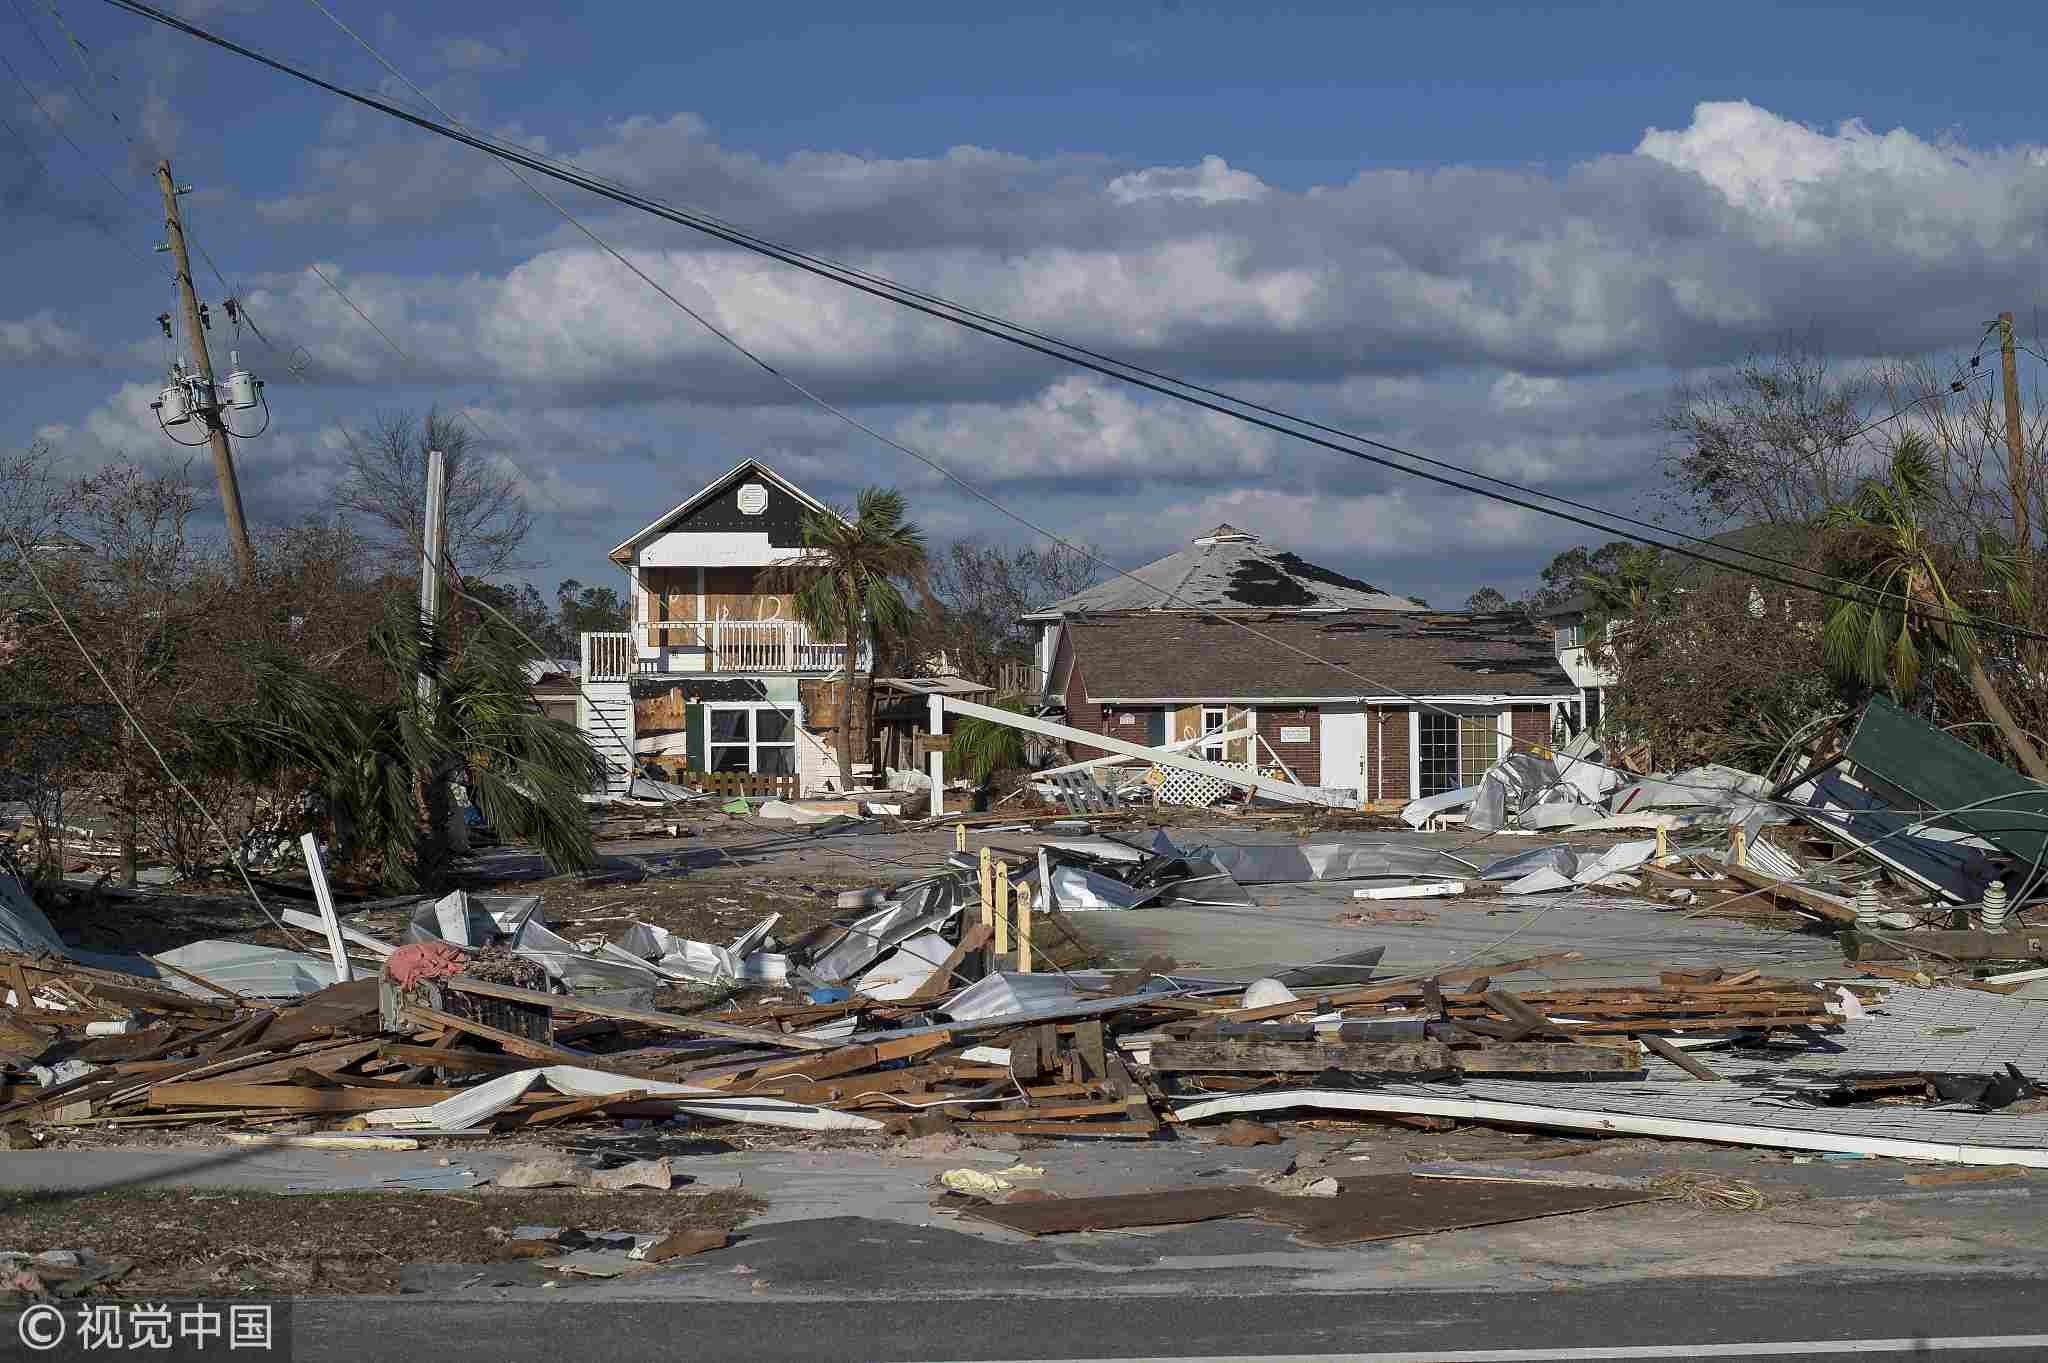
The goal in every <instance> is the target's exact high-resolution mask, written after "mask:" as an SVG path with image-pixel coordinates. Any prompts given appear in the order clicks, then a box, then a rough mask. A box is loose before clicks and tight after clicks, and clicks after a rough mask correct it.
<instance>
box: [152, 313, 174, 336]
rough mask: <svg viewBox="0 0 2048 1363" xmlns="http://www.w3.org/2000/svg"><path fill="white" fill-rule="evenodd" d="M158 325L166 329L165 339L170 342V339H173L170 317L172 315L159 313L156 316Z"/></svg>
mask: <svg viewBox="0 0 2048 1363" xmlns="http://www.w3.org/2000/svg"><path fill="white" fill-rule="evenodd" d="M156 324H157V325H158V326H160V327H162V328H163V329H164V339H165V340H166V341H168V340H170V339H171V315H170V314H169V313H168V312H160V313H158V314H157V315H156Z"/></svg>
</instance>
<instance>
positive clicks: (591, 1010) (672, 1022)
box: [441, 975, 838, 1051]
mask: <svg viewBox="0 0 2048 1363" xmlns="http://www.w3.org/2000/svg"><path fill="white" fill-rule="evenodd" d="M441 983H442V987H443V988H446V989H458V990H460V991H462V992H463V993H465V994H480V995H482V996H483V997H485V998H491V999H505V1000H508V1001H510V1002H512V1003H532V1004H538V1005H539V1006H541V1007H543V1008H551V1009H553V1010H554V1011H555V1012H557V1013H577V1014H580V1015H582V1016H584V1017H596V1018H610V1019H611V1020H612V1021H614V1022H638V1023H644V1024H645V1025H647V1026H649V1027H662V1028H666V1029H668V1030H669V1031H674V1032H696V1033H701V1034H702V1035H704V1036H716V1037H724V1038H725V1039H726V1040H728V1041H750V1042H752V1043H754V1044H755V1045H757V1046H780V1047H782V1048H784V1049H785V1050H792V1051H829V1050H832V1049H833V1048H834V1047H835V1046H836V1045H837V1044H838V1043H836V1042H831V1041H820V1040H819V1039H818V1038H816V1037H812V1036H796V1035H793V1034H791V1033H787V1032H772V1031H768V1030H767V1029H765V1028H760V1027H735V1026H734V1025H732V1024H731V1023H729V1022H714V1021H712V1020H711V1019H710V1018H707V1017H703V1016H701V1015H699V1014H695V1013H651V1012H646V1011H643V1010H641V1009H638V1008H614V1007H612V1006H611V1005H609V1004H602V1003H590V1002H586V1001H584V1000H582V999H579V998H577V997H575V996H574V995H573V994H544V993H542V992H541V991H540V990H538V989H521V988H519V987H517V986H516V985H509V984H497V983H494V982H493V981H490V980H478V979H472V978H470V977H469V976H467V975H456V976H453V977H452V978H450V979H447V980H443V981H442V982H441Z"/></svg>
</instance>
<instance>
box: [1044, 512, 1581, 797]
mask: <svg viewBox="0 0 2048 1363" xmlns="http://www.w3.org/2000/svg"><path fill="white" fill-rule="evenodd" d="M1219 550H1221V552H1218V551H1219ZM1135 576H1137V577H1139V578H1141V579H1143V580H1144V582H1145V583H1146V584H1157V586H1156V587H1153V588H1152V589H1151V590H1150V591H1149V592H1148V590H1147V588H1146V587H1144V586H1141V585H1140V584H1138V583H1133V582H1131V581H1130V580H1129V579H1119V580H1117V581H1116V582H1113V583H1108V584H1103V585H1102V586H1100V587H1096V588H1090V589H1089V590H1088V591H1084V592H1081V593H1077V594H1076V595H1075V596H1073V597H1069V598H1067V599H1066V600H1064V601H1061V602H1057V603H1055V604H1054V605H1052V606H1049V607H1046V608H1045V609H1044V610H1041V611H1037V612H1034V613H1033V614H1032V615H1031V616H1030V617H1028V619H1030V620H1031V621H1032V622H1033V623H1036V624H1038V625H1039V626H1040V630H1041V634H1040V650H1041V653H1040V656H1041V657H1042V658H1043V659H1044V660H1045V661H1044V662H1043V663H1042V664H1041V665H1042V666H1043V667H1044V668H1045V669H1046V672H1047V681H1048V687H1047V690H1048V694H1049V695H1050V696H1052V697H1056V698H1061V699H1063V700H1064V702H1065V709H1066V714H1067V722H1068V723H1069V724H1071V725H1072V726H1074V727H1075V728H1080V729H1086V730H1089V731H1090V732H1093V733H1100V734H1108V735H1114V736H1116V737H1119V738H1123V739H1126V740H1128V741H1132V742H1142V743H1149V744H1154V745H1157V744H1163V743H1170V742H1178V741H1181V740H1186V739H1195V738H1199V737H1201V736H1202V735H1204V734H1218V735H1219V737H1218V738H1217V739H1216V740H1215V741H1213V742H1210V743H1204V744H1202V745H1201V746H1199V747H1198V748H1196V749H1195V750H1194V751H1195V752H1196V753H1197V754H1198V755H1201V756H1204V757H1207V758H1209V759H1211V760H1215V761H1223V762H1247V761H1253V760H1256V762H1257V763H1258V764H1259V765H1260V766H1261V767H1269V766H1274V765H1278V764H1285V766H1286V767H1287V769H1288V770H1290V771H1291V772H1292V773H1293V775H1294V777H1295V779H1296V780H1298V781H1300V782H1301V783H1302V784H1304V785H1310V786H1321V787H1324V788H1327V789H1333V790H1347V791H1352V792H1355V793H1356V794H1357V796H1358V798H1360V799H1362V800H1367V801H1375V802H1377V801H1393V802H1398V801H1406V800H1409V799H1412V798H1415V797H1416V796H1418V795H1432V794H1436V793H1438V792H1440V791H1444V790H1451V789H1454V788H1456V787H1459V786H1464V785H1470V784H1473V783H1474V782H1475V781H1477V779H1478V777H1479V775H1480V774H1481V773H1482V772H1484V771H1485V770H1486V768H1488V767H1490V766H1492V765H1493V764H1494V763H1495V762H1496V761H1498V760H1499V759H1500V758H1501V757H1502V756H1504V755H1506V753H1507V752H1508V751H1509V750H1510V745H1511V744H1516V743H1520V744H1543V743H1548V742H1549V741H1550V740H1551V737H1552V734H1553V728H1554V726H1555V724H1556V722H1557V720H1558V719H1559V717H1560V714H1561V713H1564V712H1568V711H1569V709H1570V707H1571V706H1573V705H1574V704H1576V703H1577V702H1578V700H1579V690H1578V688H1577V687H1576V686H1574V685H1573V684H1572V681H1571V678H1570V677H1568V676H1567V675H1565V672H1564V670H1563V669H1562V668H1561V667H1560V666H1559V665H1558V661H1557V656H1556V653H1555V651H1554V649H1553V647H1552V642H1551V637H1550V632H1549V631H1548V630H1547V629H1544V628H1541V627H1538V626H1536V625H1534V624H1532V623H1531V622H1530V621H1529V620H1528V619H1527V618H1526V617H1524V616H1523V615H1522V614H1520V613H1519V612H1504V613H1501V614H1490V615H1476V614H1471V613H1454V612H1447V611H1433V610H1429V609H1427V608H1425V607H1423V606H1421V605H1420V604H1419V603H1418V602H1415V601H1413V600H1411V599H1408V598H1404V597H1396V596H1391V595H1388V594H1386V593H1383V592H1380V591H1379V590H1378V589H1377V588H1374V587H1372V586H1370V584H1367V583H1363V582H1359V581H1357V580H1356V579H1353V578H1349V577H1345V576H1343V575H1342V574H1339V573H1336V572H1333V571H1331V570H1329V569H1324V568H1320V567H1318V566H1317V565H1314V564H1311V563H1307V562H1306V561H1304V560H1302V559H1300V558H1299V557H1297V556H1295V555H1292V554H1285V553H1277V552H1275V551H1272V550H1270V549H1267V548H1266V547H1265V546H1264V545H1263V544H1261V542H1260V541H1259V539H1258V537H1257V536H1255V535H1251V534H1249V533H1248V532H1245V531H1241V530H1236V529H1234V528H1232V527H1230V526H1219V527H1217V529H1216V530H1214V531H1211V532H1209V534H1207V535H1204V536H1201V537H1198V538H1197V539H1196V540H1195V541H1193V543H1192V544H1191V545H1190V547H1189V549H1186V550H1182V551H1181V552H1180V553H1178V554H1174V555H1169V556H1168V557H1167V558H1166V559H1162V560H1160V561H1159V562H1158V563H1156V564H1149V565H1147V566H1146V567H1145V568H1142V569H1140V570H1138V572H1137V573H1136V574H1135ZM1176 584H1177V585H1176ZM1104 588H1109V589H1110V590H1108V591H1105V590H1104ZM1146 595H1150V596H1151V597H1152V600H1150V601H1149V602H1148V601H1146V600H1144V597H1145V596H1146ZM1252 631H1256V633H1253V632H1252ZM1261 636H1263V637H1261ZM1247 728H1248V729H1250V730H1251V731H1252V732H1255V733H1256V735H1257V737H1258V739H1260V740H1262V741H1261V742H1260V743H1258V744H1256V745H1255V744H1254V743H1253V741H1252V738H1251V737H1250V735H1249V734H1247V735H1246V736H1244V737H1240V738H1224V737H1221V736H1220V735H1222V734H1228V733H1232V732H1235V731H1237V730H1241V729H1247ZM1097 755H1099V753H1098V752H1097V751H1094V750H1086V751H1084V750H1081V749H1079V748H1078V747H1077V748H1076V751H1075V753H1074V756H1075V757H1077V758H1085V757H1093V756H1097ZM1276 758H1277V759H1278V762H1277V763H1276V762H1275V759H1276Z"/></svg>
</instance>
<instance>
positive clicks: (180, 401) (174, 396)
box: [149, 378, 192, 426]
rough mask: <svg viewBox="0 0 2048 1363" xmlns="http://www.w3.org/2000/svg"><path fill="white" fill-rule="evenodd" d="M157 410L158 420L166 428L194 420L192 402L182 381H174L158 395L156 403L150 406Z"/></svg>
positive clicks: (165, 386)
mask: <svg viewBox="0 0 2048 1363" xmlns="http://www.w3.org/2000/svg"><path fill="white" fill-rule="evenodd" d="M149 405H150V406H152V407H154V408H155V409H156V417H157V420H159V421H161V422H163V424H164V425H166V426H176V425H179V424H180V423H182V422H186V421H190V420H191V419H192V404H191V400H190V399H189V398H188V397H187V396H186V394H185V385H184V382H183V381H182V380H179V379H175V378H174V379H172V380H171V382H169V383H167V384H165V385H164V388H163V391H162V392H161V393H158V394H157V395H156V401H155V402H152V403H150V404H149Z"/></svg>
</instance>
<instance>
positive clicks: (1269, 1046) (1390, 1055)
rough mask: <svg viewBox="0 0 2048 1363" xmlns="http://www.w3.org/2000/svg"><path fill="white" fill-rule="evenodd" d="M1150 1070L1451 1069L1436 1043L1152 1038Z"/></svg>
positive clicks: (1429, 1071) (1443, 1048)
mask: <svg viewBox="0 0 2048 1363" xmlns="http://www.w3.org/2000/svg"><path fill="white" fill-rule="evenodd" d="M1152 1068H1153V1069H1155V1070H1164V1071H1199V1070H1209V1071H1222V1072H1225V1073H1233V1074H1320V1073H1321V1072H1322V1071H1324V1070H1340V1071H1342V1072H1344V1073H1347V1074H1446V1073H1449V1072H1450V1071H1451V1070H1452V1069H1453V1068H1455V1067H1454V1066H1453V1065H1452V1063H1451V1052H1450V1048H1449V1047H1447V1046H1445V1045H1444V1044H1443V1043H1442V1042H1440V1041H1309V1042H1299V1041H1295V1042H1289V1041H1254V1040H1249V1039H1245V1040H1239V1039H1237V1038H1231V1039H1228V1040H1222V1041H1155V1042H1153V1043H1152Z"/></svg>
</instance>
